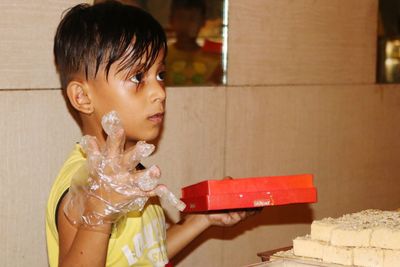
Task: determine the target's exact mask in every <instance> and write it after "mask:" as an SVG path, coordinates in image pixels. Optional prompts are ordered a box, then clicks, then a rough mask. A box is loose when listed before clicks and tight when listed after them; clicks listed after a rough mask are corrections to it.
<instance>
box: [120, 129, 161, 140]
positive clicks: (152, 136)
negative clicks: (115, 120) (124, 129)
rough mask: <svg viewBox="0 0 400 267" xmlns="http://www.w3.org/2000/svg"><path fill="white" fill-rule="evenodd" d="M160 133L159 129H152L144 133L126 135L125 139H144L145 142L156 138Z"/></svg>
mask: <svg viewBox="0 0 400 267" xmlns="http://www.w3.org/2000/svg"><path fill="white" fill-rule="evenodd" d="M159 135H160V131H154V132H151V133H146V134H143V135H135V136H133V135H132V136H128V135H127V138H126V139H127V141H131V142H137V141H146V142H151V141H154V140H156V139H157V138H158V137H159Z"/></svg>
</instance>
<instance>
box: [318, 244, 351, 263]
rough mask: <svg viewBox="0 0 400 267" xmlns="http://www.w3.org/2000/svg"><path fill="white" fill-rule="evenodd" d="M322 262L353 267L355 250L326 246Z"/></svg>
mask: <svg viewBox="0 0 400 267" xmlns="http://www.w3.org/2000/svg"><path fill="white" fill-rule="evenodd" d="M322 260H323V261H324V262H329V263H337V264H343V265H349V266H351V265H353V249H352V248H346V247H335V246H325V247H324V252H323V255H322Z"/></svg>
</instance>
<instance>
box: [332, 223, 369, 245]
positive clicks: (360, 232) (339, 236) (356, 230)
mask: <svg viewBox="0 0 400 267" xmlns="http://www.w3.org/2000/svg"><path fill="white" fill-rule="evenodd" d="M371 233H372V229H362V227H358V226H357V225H353V226H352V225H345V226H340V227H337V228H334V229H333V230H332V234H331V244H332V245H334V246H346V247H369V240H370V238H371Z"/></svg>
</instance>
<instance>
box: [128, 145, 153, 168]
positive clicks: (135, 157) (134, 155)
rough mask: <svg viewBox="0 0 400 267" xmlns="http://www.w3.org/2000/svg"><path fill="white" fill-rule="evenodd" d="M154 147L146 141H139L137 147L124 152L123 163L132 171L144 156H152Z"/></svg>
mask: <svg viewBox="0 0 400 267" xmlns="http://www.w3.org/2000/svg"><path fill="white" fill-rule="evenodd" d="M154 149H155V146H154V145H152V144H147V143H146V142H145V141H139V142H137V143H136V145H135V147H133V148H131V149H129V150H128V151H126V152H125V153H124V155H123V156H122V165H123V166H126V168H127V170H128V171H132V170H134V169H135V167H136V165H137V164H138V163H139V162H140V161H141V160H142V159H143V158H146V157H148V156H150V155H151V153H153V151H154Z"/></svg>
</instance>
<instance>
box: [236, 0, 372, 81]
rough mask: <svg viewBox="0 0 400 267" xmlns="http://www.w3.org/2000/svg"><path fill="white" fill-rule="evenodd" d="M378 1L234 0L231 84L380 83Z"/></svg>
mask: <svg viewBox="0 0 400 267" xmlns="http://www.w3.org/2000/svg"><path fill="white" fill-rule="evenodd" d="M377 3H378V1H377V0H365V1H361V2H360V1H358V0H332V1H324V0H296V1H292V0H279V1H275V0H254V1H251V3H250V2H249V1H245V0H237V1H230V2H229V34H228V40H229V41H228V85H266V84H283V85H289V84H299V85H302V84H349V83H363V84H365V83H374V81H375V68H376V67H375V66H376V59H375V54H376V52H375V51H376V42H377V40H376V38H377V33H376V31H377V13H378V12H377Z"/></svg>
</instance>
